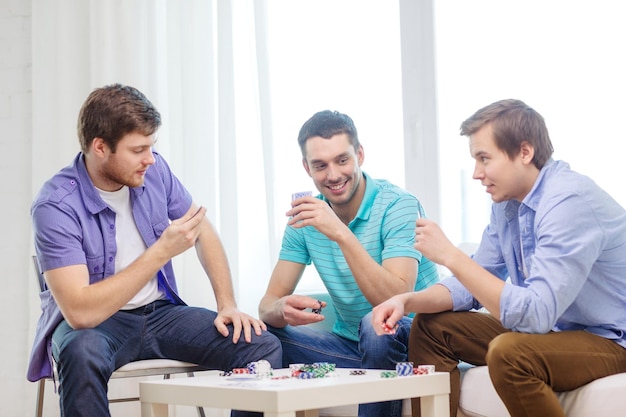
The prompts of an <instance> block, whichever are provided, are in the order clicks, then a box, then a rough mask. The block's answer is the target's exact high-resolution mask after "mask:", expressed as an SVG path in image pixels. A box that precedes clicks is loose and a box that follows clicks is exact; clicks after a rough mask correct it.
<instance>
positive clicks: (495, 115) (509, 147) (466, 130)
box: [461, 99, 554, 169]
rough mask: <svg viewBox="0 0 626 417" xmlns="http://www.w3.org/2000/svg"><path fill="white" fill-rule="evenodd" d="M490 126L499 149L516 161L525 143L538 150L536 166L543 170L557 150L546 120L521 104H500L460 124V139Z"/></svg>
mask: <svg viewBox="0 0 626 417" xmlns="http://www.w3.org/2000/svg"><path fill="white" fill-rule="evenodd" d="M489 123H491V127H492V129H493V136H494V139H495V142H496V146H497V147H498V148H499V149H501V150H503V151H504V152H506V154H507V155H508V156H509V158H511V159H513V158H514V157H515V156H517V154H518V153H519V151H520V145H521V144H522V142H524V141H526V142H528V143H530V144H531V145H532V146H533V148H534V149H535V156H534V157H533V161H532V162H533V164H534V165H535V166H536V167H537V168H538V169H541V168H543V166H544V165H545V164H546V162H547V161H548V160H549V159H550V157H552V153H553V152H554V149H553V147H552V142H551V141H550V135H549V134H548V129H547V127H546V123H545V120H544V119H543V117H542V116H541V115H540V114H539V113H537V112H536V111H535V110H534V109H533V108H531V107H530V106H528V105H526V104H525V103H524V102H522V101H520V100H514V99H508V100H500V101H496V102H495V103H492V104H489V105H488V106H485V107H483V108H482V109H480V110H478V111H477V112H476V113H474V114H473V115H472V116H471V117H470V118H469V119H467V120H465V121H464V122H463V123H462V124H461V136H470V135H473V134H474V133H476V132H477V131H478V130H480V129H481V128H483V127H484V126H485V125H487V124H489Z"/></svg>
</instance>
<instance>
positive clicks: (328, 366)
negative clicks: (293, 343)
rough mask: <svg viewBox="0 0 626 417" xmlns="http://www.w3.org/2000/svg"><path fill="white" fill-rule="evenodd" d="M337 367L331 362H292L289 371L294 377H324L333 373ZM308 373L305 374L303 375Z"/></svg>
mask: <svg viewBox="0 0 626 417" xmlns="http://www.w3.org/2000/svg"><path fill="white" fill-rule="evenodd" d="M335 369H336V365H335V364H334V363H330V362H315V363H310V364H303V363H298V364H290V365H289V371H290V373H291V376H292V377H294V378H302V379H308V378H324V377H326V376H329V374H331V373H333V372H334V371H335ZM302 374H306V375H305V376H301V375H302Z"/></svg>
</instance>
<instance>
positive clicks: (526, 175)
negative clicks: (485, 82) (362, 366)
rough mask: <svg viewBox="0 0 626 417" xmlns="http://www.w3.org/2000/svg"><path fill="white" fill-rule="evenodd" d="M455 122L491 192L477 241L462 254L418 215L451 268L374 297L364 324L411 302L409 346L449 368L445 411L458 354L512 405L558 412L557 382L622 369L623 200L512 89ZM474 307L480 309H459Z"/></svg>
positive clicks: (427, 245)
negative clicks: (435, 280)
mask: <svg viewBox="0 0 626 417" xmlns="http://www.w3.org/2000/svg"><path fill="white" fill-rule="evenodd" d="M461 134H462V135H464V136H469V139H470V153H471V155H472V157H473V158H474V159H475V161H476V162H475V169H474V178H475V179H477V180H480V182H481V184H482V185H484V186H485V187H486V191H487V192H488V193H489V194H490V195H491V197H492V200H493V202H494V204H493V206H492V213H491V221H490V223H489V225H488V226H487V228H486V229H485V232H484V234H483V238H482V240H481V242H480V245H479V247H478V249H477V251H476V253H475V254H474V256H473V258H472V259H470V257H468V256H467V255H465V254H464V253H463V252H461V251H460V250H459V249H457V248H456V247H455V246H454V245H453V244H452V243H451V242H450V241H449V240H448V239H447V238H446V237H445V235H444V234H443V232H442V231H441V229H440V228H439V227H438V226H437V225H436V224H435V223H433V222H431V221H428V220H425V219H420V220H418V221H417V222H416V229H415V233H416V237H415V248H416V249H418V250H420V251H421V252H422V253H424V255H425V256H428V257H430V258H431V259H432V260H433V261H435V262H437V263H439V264H442V265H444V266H446V267H447V268H448V269H449V270H450V271H451V272H452V273H453V274H454V277H452V278H449V279H445V280H443V281H442V282H441V283H440V285H435V286H433V287H431V288H429V289H427V290H424V291H420V292H415V293H406V294H402V295H398V296H395V297H393V298H391V299H390V300H388V301H386V302H385V303H382V304H381V305H379V306H377V307H376V308H374V311H373V317H372V320H373V321H372V324H373V326H374V327H375V329H376V330H377V332H378V333H379V334H388V333H393V326H394V324H395V322H396V321H397V320H398V319H399V318H400V317H402V316H403V315H404V314H405V312H416V313H419V314H418V315H416V316H415V319H414V321H413V327H412V329H411V341H410V346H409V357H410V358H411V360H413V361H415V362H416V363H428V364H434V365H435V368H436V370H437V371H444V372H450V373H451V395H450V415H451V416H455V415H456V412H457V407H458V401H459V371H458V369H457V364H458V362H459V361H465V362H469V363H471V364H474V365H488V366H489V374H490V376H491V380H492V382H493V385H494V387H495V389H496V391H497V392H498V395H499V396H500V397H501V398H502V401H503V403H504V404H505V406H506V407H507V409H508V411H509V413H510V414H511V416H512V417H521V416H532V417H538V416H551V417H558V416H563V417H564V412H563V410H562V408H561V406H560V404H559V401H558V399H557V397H556V395H555V391H556V392H559V391H569V390H573V389H575V388H578V387H580V386H582V385H585V384H587V383H589V382H591V381H593V380H595V379H598V378H601V377H604V376H608V375H613V374H616V373H621V372H626V212H625V211H624V209H623V208H622V207H621V206H620V205H619V204H618V203H617V202H615V201H614V200H613V199H612V198H611V197H610V196H609V195H608V194H607V193H606V192H604V191H603V190H602V189H601V188H600V187H598V186H597V185H596V184H595V183H594V182H593V181H592V180H590V179H589V178H587V177H585V176H583V175H580V174H578V173H576V172H574V171H572V170H571V169H570V168H569V166H568V165H567V164H566V163H564V162H561V161H555V160H553V159H552V158H551V157H552V152H553V149H552V144H551V141H550V137H549V135H548V130H547V128H546V126H545V122H544V120H543V117H541V115H539V114H538V113H537V112H536V111H534V110H533V109H532V108H530V107H528V106H527V105H526V104H524V103H523V102H521V101H519V100H503V101H499V102H496V103H493V104H491V105H489V106H486V107H485V108H483V109H480V110H478V111H477V112H476V113H475V114H474V115H473V116H472V117H470V118H469V119H468V120H466V121H465V122H464V123H463V124H462V125H461ZM507 278H508V280H507ZM481 307H484V308H485V309H486V310H488V312H489V314H483V313H477V312H474V311H469V310H471V309H479V308H481ZM412 405H413V415H414V416H419V411H420V410H419V402H418V401H413V404H412Z"/></svg>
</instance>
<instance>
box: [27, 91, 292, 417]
mask: <svg viewBox="0 0 626 417" xmlns="http://www.w3.org/2000/svg"><path fill="white" fill-rule="evenodd" d="M160 124H161V117H160V114H159V112H158V111H157V110H156V108H155V107H154V106H153V105H152V103H151V102H150V101H149V100H148V99H147V98H146V97H145V96H144V95H143V94H142V93H141V92H139V91H138V90H136V89H135V88H132V87H128V86H123V85H119V84H116V85H110V86H106V87H103V88H99V89H96V90H94V91H93V92H92V93H91V94H90V95H89V97H88V98H87V100H86V101H85V103H84V104H83V107H82V109H81V111H80V115H79V120H78V135H79V140H80V144H81V152H80V153H79V154H78V156H77V157H76V158H75V159H74V161H73V162H72V164H70V165H69V166H67V167H65V168H63V169H62V170H61V171H60V172H58V173H57V174H56V175H54V176H53V177H52V178H51V179H50V180H48V181H47V182H46V183H45V184H44V186H43V187H42V189H41V191H40V192H39V194H38V195H37V197H36V198H35V201H34V202H33V205H32V210H31V212H32V220H33V231H34V238H35V250H36V253H37V257H38V260H39V263H40V267H41V270H42V271H43V272H44V275H45V279H46V284H47V286H48V288H49V290H46V291H44V292H43V293H42V294H41V298H42V310H43V312H42V315H41V318H40V320H39V324H38V327H37V335H36V338H35V342H34V346H33V350H32V353H31V361H30V364H29V369H28V379H29V380H31V381H36V380H38V379H40V378H43V377H49V376H51V375H52V366H53V364H52V361H54V363H55V364H56V366H57V370H58V375H59V382H60V384H59V394H60V408H61V415H62V416H72V417H78V416H85V417H99V416H109V409H108V400H107V385H108V380H109V378H110V376H111V374H112V373H113V371H115V369H117V368H119V367H120V366H122V365H124V364H126V363H129V362H131V361H135V360H141V359H151V358H170V359H177V360H182V361H187V362H192V363H197V364H199V365H202V366H205V367H206V368H209V369H221V370H230V369H233V368H238V367H245V366H246V365H247V364H248V363H250V362H255V361H259V360H262V359H264V360H267V361H269V362H270V364H271V366H272V367H274V368H279V367H280V366H281V359H282V349H281V346H280V342H279V341H278V339H276V337H274V336H273V335H272V334H271V333H269V332H267V331H266V330H267V328H266V326H265V324H264V323H263V322H262V321H261V320H258V319H256V318H254V317H251V316H249V315H247V314H244V313H243V312H241V311H239V310H238V308H237V303H236V301H235V297H234V292H233V286H232V281H231V275H230V270H229V266H228V261H227V257H226V254H225V252H224V248H223V246H222V244H221V241H220V238H219V236H218V235H217V233H216V231H215V230H214V228H213V226H212V225H211V223H210V221H209V220H208V218H207V217H206V215H205V214H206V208H204V207H199V206H198V205H197V204H196V203H194V202H193V200H192V198H191V195H190V194H189V192H188V191H187V190H186V189H185V187H184V186H183V185H182V184H181V183H180V181H179V180H178V179H177V178H176V177H175V176H174V174H173V173H172V172H171V171H170V168H169V166H168V165H167V163H166V162H165V160H164V159H163V157H162V156H161V155H159V154H158V153H156V152H154V151H153V150H152V147H153V146H154V143H155V142H156V135H157V131H158V129H159V127H160ZM191 247H195V250H196V252H197V254H198V258H199V260H200V263H201V264H202V266H203V268H204V270H205V272H206V274H207V276H208V278H209V280H210V282H211V285H212V287H213V291H214V293H215V299H216V302H217V311H211V310H208V309H205V308H197V307H190V306H187V305H186V304H185V303H184V302H183V301H182V299H181V298H180V297H179V295H178V293H177V289H176V280H175V277H174V271H173V268H172V263H171V259H172V258H173V257H174V256H176V255H179V254H180V253H182V252H184V251H186V250H187V249H189V248H191ZM241 339H243V340H241ZM233 414H237V415H244V414H248V413H243V412H234V413H233Z"/></svg>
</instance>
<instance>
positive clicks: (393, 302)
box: [372, 294, 404, 336]
mask: <svg viewBox="0 0 626 417" xmlns="http://www.w3.org/2000/svg"><path fill="white" fill-rule="evenodd" d="M401 297H402V294H400V295H396V296H394V297H391V298H390V299H389V300H387V301H385V302H384V303H381V304H378V305H377V306H376V307H374V309H373V310H372V326H373V327H374V331H375V332H376V334H377V335H379V336H380V335H385V334H394V333H395V332H396V329H397V323H398V320H400V319H401V318H402V317H403V316H404V302H403V301H402V299H401Z"/></svg>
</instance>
